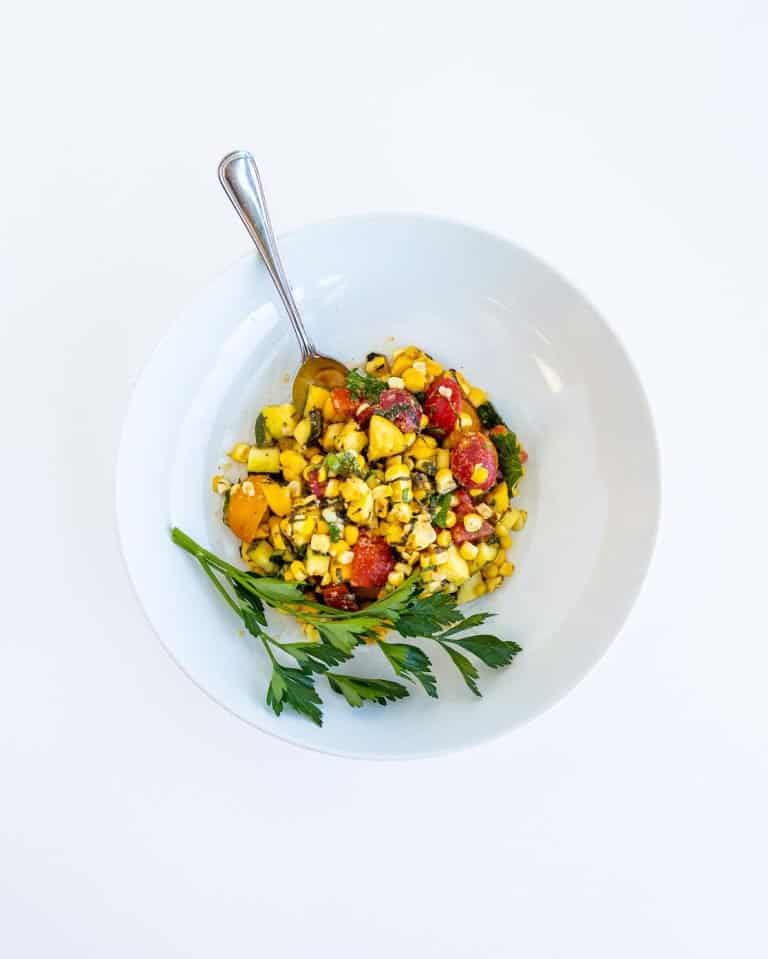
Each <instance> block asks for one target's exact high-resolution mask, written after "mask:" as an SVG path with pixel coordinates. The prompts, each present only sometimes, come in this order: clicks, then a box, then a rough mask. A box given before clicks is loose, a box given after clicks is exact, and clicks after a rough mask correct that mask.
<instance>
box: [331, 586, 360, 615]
mask: <svg viewBox="0 0 768 959" xmlns="http://www.w3.org/2000/svg"><path fill="white" fill-rule="evenodd" d="M323 602H324V603H325V605H326V606H333V608H334V609H345V610H348V611H349V612H352V611H354V610H356V609H358V608H359V607H358V605H357V600H356V599H355V594H354V593H353V592H352V591H351V590H350V588H349V587H348V586H347V584H346V583H337V584H336V585H335V586H324V587H323Z"/></svg>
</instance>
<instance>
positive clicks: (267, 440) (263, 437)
mask: <svg viewBox="0 0 768 959" xmlns="http://www.w3.org/2000/svg"><path fill="white" fill-rule="evenodd" d="M254 433H255V434H256V445H257V446H261V447H264V446H271V445H272V437H271V436H270V435H269V431H268V430H267V421H266V420H265V419H264V414H263V413H259V415H258V416H257V417H256V426H255V428H254Z"/></svg>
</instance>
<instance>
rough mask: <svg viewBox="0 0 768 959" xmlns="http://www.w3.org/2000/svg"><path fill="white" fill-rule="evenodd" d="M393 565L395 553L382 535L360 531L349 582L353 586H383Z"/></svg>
mask: <svg viewBox="0 0 768 959" xmlns="http://www.w3.org/2000/svg"><path fill="white" fill-rule="evenodd" d="M394 566H395V554H394V553H393V552H392V549H391V548H390V545H389V543H388V542H387V541H386V540H385V539H384V538H383V537H382V536H372V535H371V534H370V533H366V532H362V533H361V534H360V539H358V541H357V543H355V547H354V558H353V560H352V578H351V583H352V585H353V586H355V587H360V588H364V589H365V588H370V587H372V586H374V587H380V586H383V585H384V584H385V583H386V581H387V576H389V574H390V573H391V572H392V570H393V569H394Z"/></svg>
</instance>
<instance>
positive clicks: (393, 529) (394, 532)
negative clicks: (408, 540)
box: [387, 523, 405, 543]
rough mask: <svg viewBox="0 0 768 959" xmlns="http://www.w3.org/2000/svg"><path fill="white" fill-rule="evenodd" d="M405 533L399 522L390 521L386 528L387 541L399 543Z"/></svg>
mask: <svg viewBox="0 0 768 959" xmlns="http://www.w3.org/2000/svg"><path fill="white" fill-rule="evenodd" d="M404 535H405V530H404V529H403V527H402V524H401V523H390V524H389V527H388V529H387V542H388V543H399V542H400V541H401V540H402V538H403V536H404Z"/></svg>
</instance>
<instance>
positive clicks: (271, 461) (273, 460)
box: [248, 446, 280, 473]
mask: <svg viewBox="0 0 768 959" xmlns="http://www.w3.org/2000/svg"><path fill="white" fill-rule="evenodd" d="M248 472H249V473H279V472H280V450H279V449H278V448H277V447H276V446H270V447H267V449H263V448H259V447H258V446H252V447H251V448H250V450H249V451H248Z"/></svg>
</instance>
